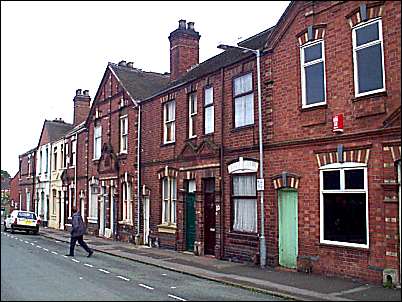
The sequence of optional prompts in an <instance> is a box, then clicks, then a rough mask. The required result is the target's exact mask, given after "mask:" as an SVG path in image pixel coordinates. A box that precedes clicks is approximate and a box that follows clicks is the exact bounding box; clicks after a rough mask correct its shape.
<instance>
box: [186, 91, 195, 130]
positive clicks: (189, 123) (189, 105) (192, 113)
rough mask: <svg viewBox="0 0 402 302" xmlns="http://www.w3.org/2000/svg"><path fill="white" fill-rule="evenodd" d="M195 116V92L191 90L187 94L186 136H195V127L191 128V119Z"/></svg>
mask: <svg viewBox="0 0 402 302" xmlns="http://www.w3.org/2000/svg"><path fill="white" fill-rule="evenodd" d="M192 102H193V103H194V106H193V109H194V111H193V112H191V107H192V106H191V103H192ZM196 118H197V93H196V92H192V93H190V94H189V95H188V137H189V138H194V137H197V135H196V134H195V129H193V121H194V120H195V119H196Z"/></svg>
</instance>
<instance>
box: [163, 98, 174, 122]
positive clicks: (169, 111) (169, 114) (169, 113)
mask: <svg viewBox="0 0 402 302" xmlns="http://www.w3.org/2000/svg"><path fill="white" fill-rule="evenodd" d="M165 112H166V113H165V114H166V115H165V121H173V120H174V118H175V102H174V101H172V102H168V103H166V104H165Z"/></svg>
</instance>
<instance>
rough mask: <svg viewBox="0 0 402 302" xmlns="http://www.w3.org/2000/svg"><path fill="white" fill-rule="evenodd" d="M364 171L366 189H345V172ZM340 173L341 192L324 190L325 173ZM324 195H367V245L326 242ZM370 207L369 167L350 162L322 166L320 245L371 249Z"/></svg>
mask: <svg viewBox="0 0 402 302" xmlns="http://www.w3.org/2000/svg"><path fill="white" fill-rule="evenodd" d="M354 169H363V171H364V189H345V171H346V170H354ZM336 170H338V171H340V189H339V190H324V189H323V188H324V177H323V172H324V171H336ZM324 193H340V194H342V193H365V194H366V242H367V244H359V243H350V242H341V241H332V240H324ZM368 211H369V207H368V175H367V165H366V164H362V163H355V162H348V163H335V164H328V165H325V166H322V167H321V168H320V243H324V244H331V245H337V246H348V247H357V248H364V249H368V248H369V245H370V244H369V239H370V236H369V212H368Z"/></svg>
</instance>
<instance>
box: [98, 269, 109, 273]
mask: <svg viewBox="0 0 402 302" xmlns="http://www.w3.org/2000/svg"><path fill="white" fill-rule="evenodd" d="M98 271H101V272H102V273H105V274H110V272H108V271H107V270H104V269H101V268H98Z"/></svg>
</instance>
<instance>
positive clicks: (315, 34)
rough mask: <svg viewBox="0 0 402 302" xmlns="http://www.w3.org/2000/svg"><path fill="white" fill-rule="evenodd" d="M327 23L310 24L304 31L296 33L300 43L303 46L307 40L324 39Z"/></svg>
mask: <svg viewBox="0 0 402 302" xmlns="http://www.w3.org/2000/svg"><path fill="white" fill-rule="evenodd" d="M326 27H327V25H326V24H317V25H310V26H308V27H307V28H306V29H305V30H303V31H302V32H300V33H298V34H297V35H296V38H297V39H298V41H299V45H300V46H302V45H304V44H306V43H307V42H311V41H315V40H321V39H324V36H325V28H326Z"/></svg>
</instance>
